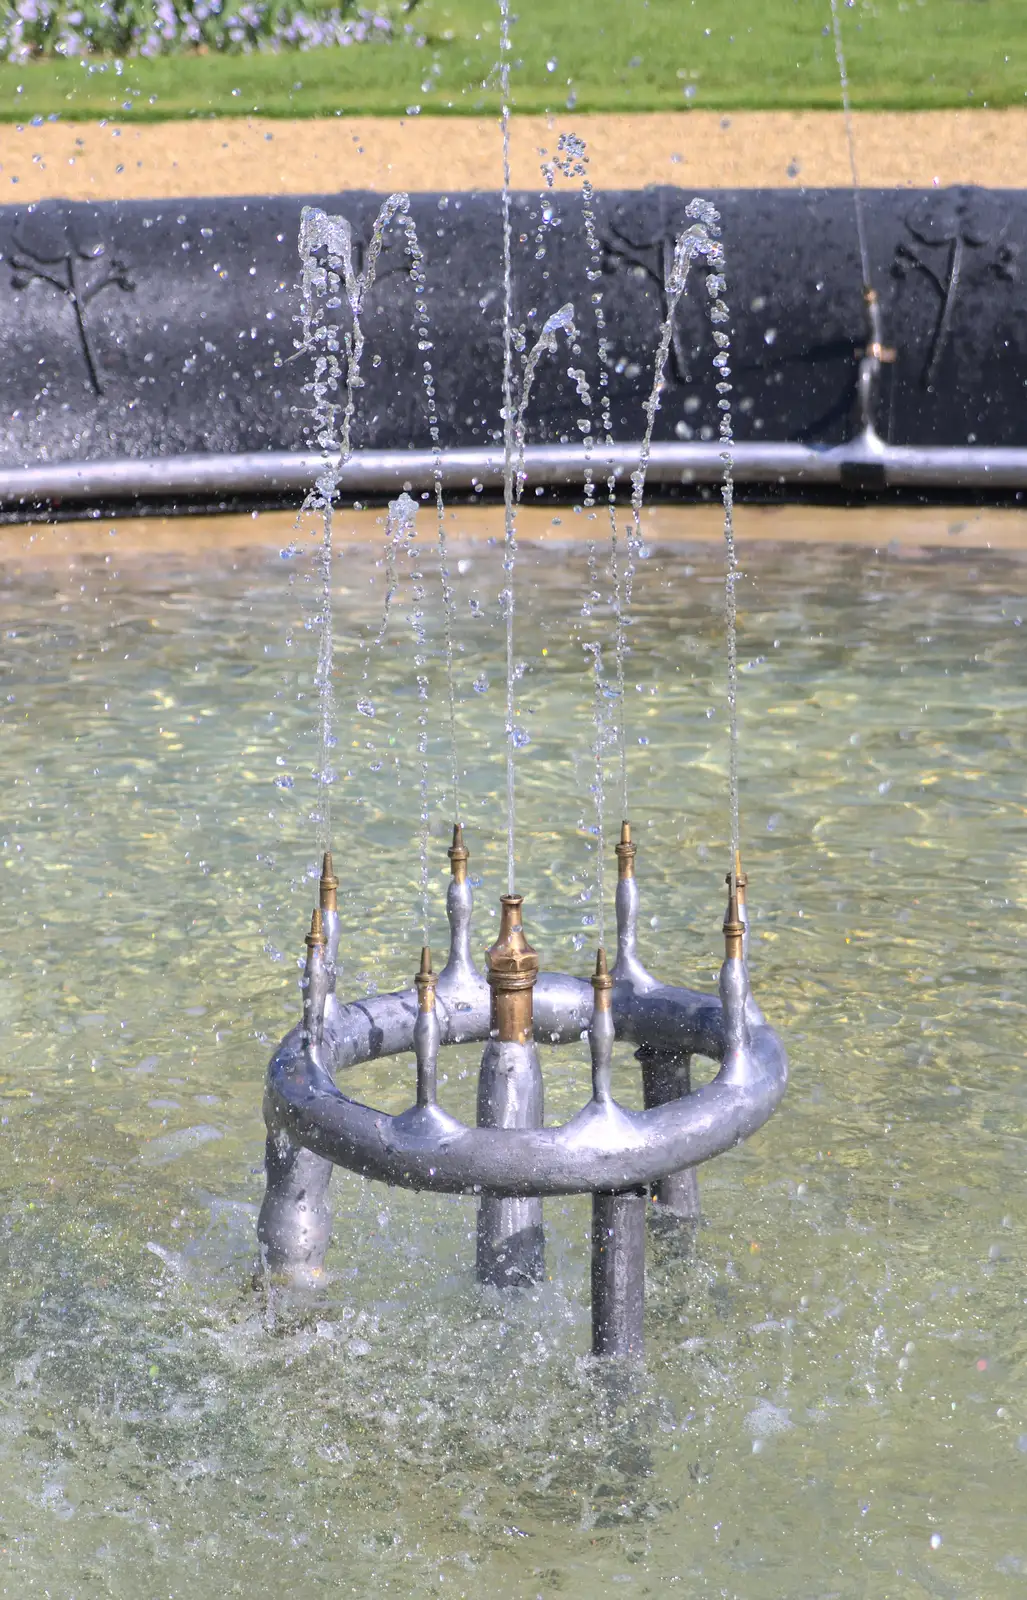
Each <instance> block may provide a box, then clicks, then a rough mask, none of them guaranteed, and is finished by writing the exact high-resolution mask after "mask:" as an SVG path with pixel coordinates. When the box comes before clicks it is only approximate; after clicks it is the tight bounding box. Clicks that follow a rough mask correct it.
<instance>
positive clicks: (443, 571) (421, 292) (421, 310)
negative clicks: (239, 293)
mask: <svg viewBox="0 0 1027 1600" xmlns="http://www.w3.org/2000/svg"><path fill="white" fill-rule="evenodd" d="M404 227H405V230H406V236H407V252H408V254H409V256H410V277H411V280H412V282H413V285H414V310H415V313H416V323H415V332H416V335H417V348H418V351H419V352H420V353H421V355H422V356H423V357H424V359H423V361H422V363H421V371H422V375H423V379H424V395H425V401H426V403H427V408H428V430H429V433H430V436H431V450H432V479H433V483H434V488H435V518H436V527H437V535H436V536H437V540H438V551H439V578H440V582H441V585H442V610H443V617H444V635H445V664H446V693H447V700H448V708H449V758H450V769H451V771H450V776H451V781H452V786H453V821H454V822H459V821H460V757H459V751H458V749H457V738H456V687H455V684H454V679H453V617H454V591H453V583H452V578H451V574H450V567H449V547H448V541H447V539H446V502H445V498H444V496H443V492H442V444H441V438H440V430H439V410H438V401H437V397H436V391H435V374H434V371H433V368H432V362H431V354H430V352H431V350H432V349H433V344H432V340H431V337H430V333H431V328H430V320H429V316H428V302H427V283H426V280H425V273H424V256H423V253H422V251H421V247H420V244H419V242H418V238H417V229H416V227H415V225H414V219H413V217H411V216H410V214H409V213H407V217H406V221H405V223H404Z"/></svg>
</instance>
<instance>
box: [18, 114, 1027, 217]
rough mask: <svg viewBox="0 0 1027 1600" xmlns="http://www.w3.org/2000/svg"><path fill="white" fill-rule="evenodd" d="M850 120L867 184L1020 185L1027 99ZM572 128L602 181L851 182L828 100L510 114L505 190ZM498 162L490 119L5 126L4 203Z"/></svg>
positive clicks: (316, 181)
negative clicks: (994, 106) (995, 106)
mask: <svg viewBox="0 0 1027 1600" xmlns="http://www.w3.org/2000/svg"><path fill="white" fill-rule="evenodd" d="M855 123H856V137H857V144H858V152H859V165H860V175H861V179H862V181H863V183H865V184H867V185H869V186H881V187H893V186H899V187H902V186H912V187H926V188H929V187H931V186H932V185H941V186H945V185H948V184H956V183H977V184H983V185H989V186H993V187H1008V188H1027V109H1025V110H1020V109H1016V110H1007V111H983V110H982V111H928V112H916V113H902V112H863V113H857V115H856V118H855ZM568 131H573V132H576V133H578V134H579V135H581V136H582V137H584V138H585V139H586V141H587V144H588V149H589V152H590V162H591V166H590V171H591V175H592V179H593V181H594V183H595V184H596V185H597V186H598V187H601V188H611V189H612V188H626V189H633V188H642V187H644V186H645V185H646V184H649V183H676V184H682V185H683V186H685V187H691V186H695V187H696V188H697V189H701V188H734V187H738V188H763V187H771V188H774V187H783V188H787V187H793V188H797V187H803V186H808V187H811V188H816V187H842V186H847V185H848V183H849V163H848V155H847V151H846V147H845V133H844V126H843V122H842V118H841V116H840V115H839V114H838V113H836V112H832V111H810V112H788V111H785V112H771V111H756V112H735V113H732V114H730V115H727V114H725V115H723V116H722V115H720V114H719V113H716V112H708V111H691V112H659V113H656V112H654V113H651V114H615V115H608V116H579V117H575V116H572V115H571V114H569V113H564V114H563V115H562V116H559V117H554V118H552V119H547V118H546V117H517V118H515V119H514V124H513V134H512V151H511V155H512V171H513V182H514V185H515V187H517V188H526V189H536V188H539V187H540V186H541V183H542V179H541V175H540V162H541V160H542V159H543V157H542V156H541V155H540V151H547V152H549V153H550V154H552V153H553V152H554V151H555V149H556V142H557V139H558V138H559V135H560V133H561V132H568ZM500 162H501V153H500V140H499V130H498V125H497V122H496V120H495V119H494V118H488V117H434V118H429V117H416V118H414V117H408V118H399V119H395V118H387V117H381V118H373V117H355V118H317V119H313V120H309V121H302V122H286V121H275V120H269V119H260V118H248V119H247V118H238V119H235V118H222V119H207V120H202V121H201V120H196V121H192V122H167V123H144V124H129V125H126V126H123V127H119V126H117V125H116V124H113V123H108V124H106V125H101V124H99V123H71V122H69V123H59V122H58V123H47V124H43V125H42V126H41V127H35V128H34V127H31V126H26V127H23V128H19V127H18V126H17V125H15V124H2V125H0V201H8V202H9V201H21V202H31V201H33V200H40V199H43V198H44V197H58V196H60V197H64V198H67V199H74V200H85V199H96V200H101V199H104V200H106V199H114V198H117V197H123V198H131V199H151V198H158V197H172V198H180V197H185V196H189V195H244V194H269V193H278V194H304V193H306V194H310V193H333V192H335V191H338V190H345V189H373V190H389V189H412V190H417V189H421V190H457V189H475V188H498V187H499V186H500V184H501V182H502V172H501V164H500Z"/></svg>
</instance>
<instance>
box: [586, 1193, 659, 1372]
mask: <svg viewBox="0 0 1027 1600" xmlns="http://www.w3.org/2000/svg"><path fill="white" fill-rule="evenodd" d="M647 1204H648V1196H647V1195H646V1192H645V1190H644V1189H628V1190H621V1191H620V1192H619V1193H615V1194H611V1193H609V1192H606V1193H600V1194H594V1195H593V1196H592V1354H593V1355H594V1356H640V1355H641V1354H642V1323H643V1315H644V1311H645V1211H646V1206H647Z"/></svg>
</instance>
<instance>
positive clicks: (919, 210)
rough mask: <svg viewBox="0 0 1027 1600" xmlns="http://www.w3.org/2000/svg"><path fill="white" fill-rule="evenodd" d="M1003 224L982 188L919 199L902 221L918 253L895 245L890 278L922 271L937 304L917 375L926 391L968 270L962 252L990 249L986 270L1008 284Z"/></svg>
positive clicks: (1010, 252) (1010, 256)
mask: <svg viewBox="0 0 1027 1600" xmlns="http://www.w3.org/2000/svg"><path fill="white" fill-rule="evenodd" d="M1005 225H1006V219H1005V217H1004V216H1003V214H1002V211H1001V208H1000V203H999V202H998V201H997V200H996V198H995V197H994V195H992V194H990V193H989V192H988V191H987V190H986V189H976V188H970V187H965V188H957V189H947V190H943V191H942V192H941V193H939V194H927V195H922V196H921V198H920V199H919V200H918V201H917V202H916V204H915V205H914V206H913V208H912V210H911V211H910V212H909V214H908V216H907V217H906V227H907V228H908V229H909V232H910V233H911V234H912V236H913V238H914V239H915V240H916V243H917V245H918V246H920V248H919V249H918V248H916V246H914V245H911V244H907V243H906V242H905V241H903V242H902V243H901V244H899V245H898V247H897V248H896V251H895V258H894V260H893V262H892V274H893V276H894V277H896V278H904V277H905V275H906V272H907V271H908V270H909V269H912V270H913V271H916V272H922V273H923V274H924V275H925V276H926V278H927V279H928V280H929V282H930V283H931V284H933V286H934V288H935V289H936V291H937V293H938V296H939V299H940V302H941V304H940V307H939V311H938V320H937V322H936V323H935V327H934V337H933V339H932V341H931V349H930V353H929V355H928V357H927V365H926V367H925V369H924V375H923V382H924V384H925V386H926V387H927V388H928V389H930V388H932V387H933V385H934V382H935V380H936V378H937V376H938V372H939V369H940V367H941V360H942V356H943V355H944V354H945V350H946V347H947V345H948V341H949V335H950V333H951V331H952V319H953V316H954V314H955V309H956V300H957V298H958V295H959V292H960V289H961V288H962V286H963V282H964V278H965V272H966V268H967V267H968V266H969V265H970V261H969V260H968V259H967V251H968V250H969V251H973V252H980V251H986V250H987V248H988V247H989V246H990V247H991V252H992V253H991V259H990V260H989V261H987V262H986V263H985V264H986V266H987V268H988V269H989V270H990V271H991V272H992V273H993V274H994V276H995V277H998V278H1005V279H1007V280H1011V279H1013V278H1015V276H1016V266H1015V262H1016V252H1015V250H1014V249H1013V248H1012V247H1011V246H1010V245H1008V244H1005V243H1003V238H1002V236H1003V234H1004V232H1005ZM925 250H926V251H928V252H932V253H933V254H934V259H933V260H932V259H929V257H928V256H926V255H925V254H924V251H925ZM942 251H944V252H945V255H944V257H942V255H941V252H942ZM972 259H973V258H972V257H971V258H970V260H972Z"/></svg>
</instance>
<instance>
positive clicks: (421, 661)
mask: <svg viewBox="0 0 1027 1600" xmlns="http://www.w3.org/2000/svg"><path fill="white" fill-rule="evenodd" d="M389 518H390V520H391V521H392V522H393V523H394V524H395V527H396V529H397V533H396V536H395V542H396V543H398V544H400V545H401V547H402V548H405V550H406V553H407V558H408V560H409V562H410V592H411V610H410V617H409V622H410V627H411V629H412V631H413V635H414V673H415V681H416V683H417V756H418V763H419V770H418V782H417V795H418V805H419V822H420V827H419V832H418V843H419V847H420V876H419V886H420V893H421V944H422V945H426V944H427V943H428V942H429V940H428V923H429V918H430V901H429V894H428V880H429V866H428V846H429V840H430V831H431V826H430V825H431V808H430V805H429V801H428V674H427V672H426V671H425V668H426V667H427V665H428V657H427V648H428V641H427V635H426V632H425V624H424V595H425V586H424V573H423V572H422V571H421V560H420V553H419V550H418V547H417V502H416V501H415V500H412V499H411V497H410V496H409V495H408V494H406V493H405V492H404V493H403V494H401V495H400V496H399V499H398V500H393V501H391V502H390V504H389Z"/></svg>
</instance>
